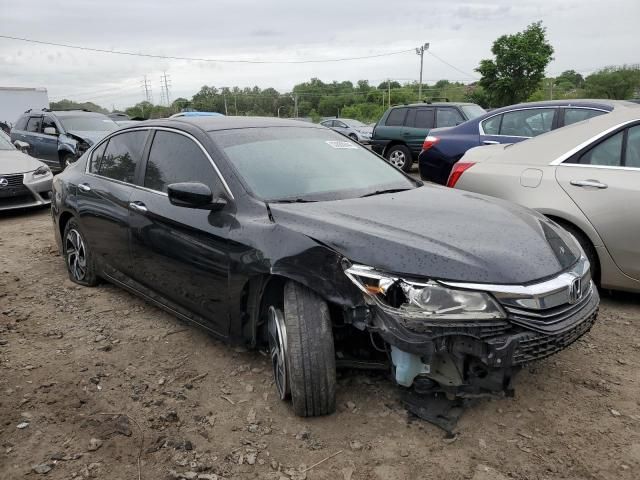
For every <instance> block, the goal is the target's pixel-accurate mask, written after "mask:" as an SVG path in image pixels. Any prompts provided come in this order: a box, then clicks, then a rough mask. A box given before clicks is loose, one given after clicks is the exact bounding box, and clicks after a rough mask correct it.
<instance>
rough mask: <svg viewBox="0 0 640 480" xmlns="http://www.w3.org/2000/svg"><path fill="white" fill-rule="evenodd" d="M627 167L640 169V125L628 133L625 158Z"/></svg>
mask: <svg viewBox="0 0 640 480" xmlns="http://www.w3.org/2000/svg"><path fill="white" fill-rule="evenodd" d="M624 166H625V167H634V168H640V125H638V126H636V127H631V128H630V129H629V130H628V131H627V150H626V152H625V157H624Z"/></svg>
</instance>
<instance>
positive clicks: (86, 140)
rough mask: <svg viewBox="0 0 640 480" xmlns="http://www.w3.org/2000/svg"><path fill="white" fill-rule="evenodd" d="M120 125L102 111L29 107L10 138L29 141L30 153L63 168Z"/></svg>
mask: <svg viewBox="0 0 640 480" xmlns="http://www.w3.org/2000/svg"><path fill="white" fill-rule="evenodd" d="M117 128H118V124H116V123H115V122H114V121H113V120H111V119H110V118H109V117H107V116H106V115H103V114H102V113H96V112H88V111H84V110H64V111H63V110H60V111H49V110H37V111H36V110H27V111H26V112H25V113H24V114H23V115H22V116H21V117H20V118H19V119H18V121H17V122H16V124H15V126H14V127H13V129H12V130H11V141H13V142H15V141H16V140H19V141H21V142H26V143H28V144H29V154H30V155H31V156H33V157H36V158H38V159H40V160H42V161H43V162H45V163H46V164H47V165H49V166H51V167H52V168H54V169H56V170H64V168H65V167H66V166H67V165H69V164H71V163H73V162H75V161H76V160H77V159H78V158H79V157H80V156H81V155H82V154H83V153H84V152H86V151H87V149H88V148H89V147H90V146H91V145H93V144H94V143H95V142H97V141H98V140H100V139H101V138H103V137H104V136H105V135H107V134H108V133H110V132H112V131H113V130H116V129H117Z"/></svg>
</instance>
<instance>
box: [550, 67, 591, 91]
mask: <svg viewBox="0 0 640 480" xmlns="http://www.w3.org/2000/svg"><path fill="white" fill-rule="evenodd" d="M562 84H568V85H571V86H573V88H582V87H583V86H584V77H583V76H582V75H580V74H579V73H578V72H576V71H575V70H565V71H564V72H562V73H561V74H560V75H559V76H558V77H556V85H558V86H560V85H562Z"/></svg>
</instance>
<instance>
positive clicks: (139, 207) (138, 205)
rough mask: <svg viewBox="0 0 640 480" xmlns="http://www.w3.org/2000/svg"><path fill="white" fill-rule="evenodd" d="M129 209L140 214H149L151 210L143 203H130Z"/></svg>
mask: <svg viewBox="0 0 640 480" xmlns="http://www.w3.org/2000/svg"><path fill="white" fill-rule="evenodd" d="M129 208H130V209H131V210H135V211H136V212H140V213H147V212H148V211H149V209H148V208H147V207H146V206H145V204H144V203H142V202H129Z"/></svg>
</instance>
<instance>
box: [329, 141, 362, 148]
mask: <svg viewBox="0 0 640 480" xmlns="http://www.w3.org/2000/svg"><path fill="white" fill-rule="evenodd" d="M326 143H327V145H329V146H330V147H333V148H347V149H352V150H357V148H358V147H357V146H356V145H354V144H353V143H351V142H341V141H339V140H327V141H326Z"/></svg>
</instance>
